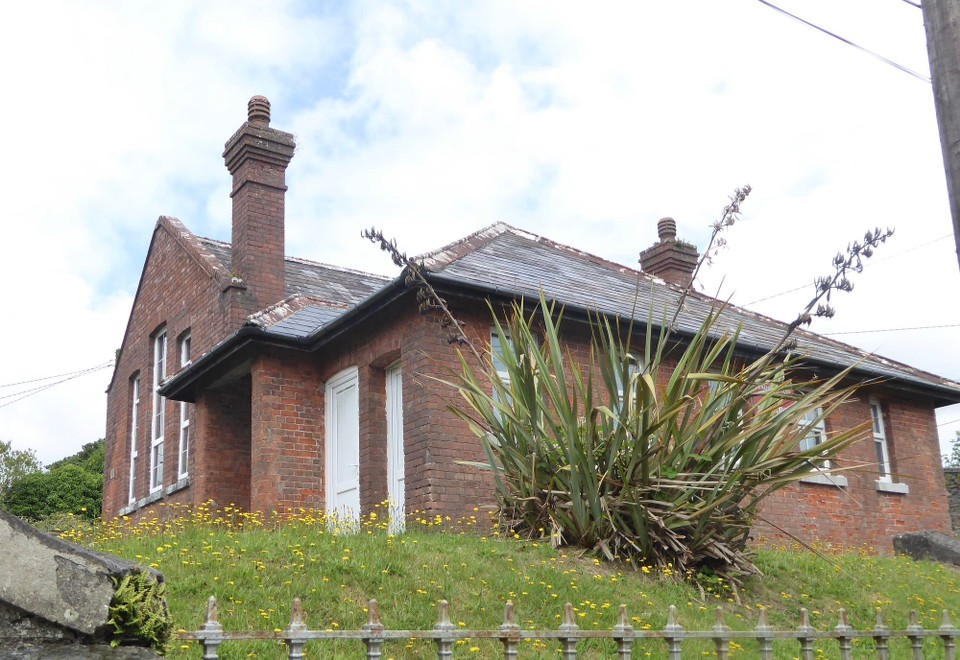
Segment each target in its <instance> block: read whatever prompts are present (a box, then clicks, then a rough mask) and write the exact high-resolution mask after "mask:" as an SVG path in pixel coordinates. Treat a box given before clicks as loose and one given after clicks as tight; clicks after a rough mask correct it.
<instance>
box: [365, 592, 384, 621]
mask: <svg viewBox="0 0 960 660" xmlns="http://www.w3.org/2000/svg"><path fill="white" fill-rule="evenodd" d="M367 625H371V626H379V625H381V624H380V604H379V603H378V602H377V599H376V598H371V599H370V602H369V603H367Z"/></svg>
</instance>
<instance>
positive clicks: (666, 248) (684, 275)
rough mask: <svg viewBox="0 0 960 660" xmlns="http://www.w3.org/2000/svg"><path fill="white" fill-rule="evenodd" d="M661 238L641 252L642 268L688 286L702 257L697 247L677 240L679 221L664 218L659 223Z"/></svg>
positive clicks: (679, 284)
mask: <svg viewBox="0 0 960 660" xmlns="http://www.w3.org/2000/svg"><path fill="white" fill-rule="evenodd" d="M657 234H658V235H659V237H660V240H659V241H658V242H656V243H654V244H653V245H651V246H650V247H648V248H647V249H646V250H644V251H643V252H641V253H640V268H641V269H642V270H643V271H644V272H645V273H650V274H651V275H655V276H657V277H659V278H660V279H662V280H665V281H667V282H671V283H673V284H676V285H678V286H687V285H688V284H690V279H691V278H692V277H693V271H694V270H695V269H696V267H697V260H698V259H699V258H700V255H699V253H698V252H697V248H695V247H694V246H692V245H690V244H689V243H684V242H683V241H680V240H677V223H676V222H675V221H674V219H673V218H662V219H661V220H660V221H659V222H658V223H657Z"/></svg>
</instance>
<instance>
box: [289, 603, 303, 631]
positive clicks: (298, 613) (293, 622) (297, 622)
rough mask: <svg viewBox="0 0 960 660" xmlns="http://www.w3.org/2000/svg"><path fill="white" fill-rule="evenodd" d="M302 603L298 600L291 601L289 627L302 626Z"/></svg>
mask: <svg viewBox="0 0 960 660" xmlns="http://www.w3.org/2000/svg"><path fill="white" fill-rule="evenodd" d="M303 625H304V623H303V603H301V602H300V598H299V597H298V598H294V599H293V607H292V608H291V609H290V627H291V628H293V627H300V626H303Z"/></svg>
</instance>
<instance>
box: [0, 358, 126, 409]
mask: <svg viewBox="0 0 960 660" xmlns="http://www.w3.org/2000/svg"><path fill="white" fill-rule="evenodd" d="M112 366H113V361H112V360H111V361H110V362H104V363H103V364H99V365H97V366H95V367H89V368H88V369H83V370H81V371H74V372H72V373H70V374H64V376H65V377H64V378H61V379H60V380H56V381H54V382H52V383H46V384H44V385H38V386H37V387H32V388H29V389H26V390H20V391H18V392H13V393H11V394H6V395H4V396H0V399H9V401H5V402H4V403H0V408H6V407H7V406H9V405H13V404H14V403H16V402H17V401H22V400H23V399H26V398H27V397H31V396H33V395H35V394H39V393H40V392H43V391H45V390H49V389H50V388H51V387H56V386H57V385H61V384H62V383H66V382H67V381H71V380H73V379H75V378H80V377H81V376H86V375H87V374H92V373H94V372H97V371H102V370H103V369H107V368H109V367H112ZM50 378H58V376H48V377H46V378H36V379H33V380H29V381H23V382H24V383H35V382H38V381H41V380H49V379H50ZM3 387H9V385H4V386H3Z"/></svg>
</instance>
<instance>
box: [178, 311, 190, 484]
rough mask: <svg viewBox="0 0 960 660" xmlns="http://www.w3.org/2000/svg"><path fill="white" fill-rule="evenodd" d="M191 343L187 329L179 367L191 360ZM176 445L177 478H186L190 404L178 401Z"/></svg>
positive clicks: (181, 348) (188, 454)
mask: <svg viewBox="0 0 960 660" xmlns="http://www.w3.org/2000/svg"><path fill="white" fill-rule="evenodd" d="M192 344H193V339H192V335H191V333H190V331H189V330H187V331H186V332H185V333H184V334H183V335H181V336H180V368H181V369H183V368H184V367H187V366H189V365H190V363H191V362H192V361H193V359H192V356H191V353H190V350H191V347H192ZM179 440H180V441H179V445H178V447H177V457H178V458H177V479H178V480H179V479H186V478H187V477H189V476H190V463H189V459H190V404H189V403H187V402H186V401H181V402H180V438H179Z"/></svg>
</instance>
